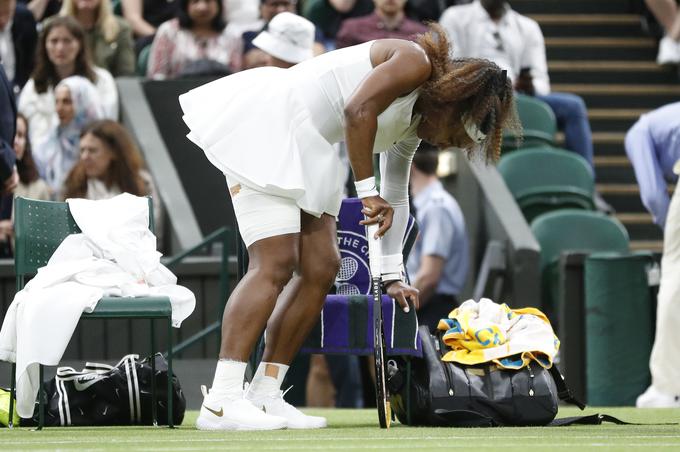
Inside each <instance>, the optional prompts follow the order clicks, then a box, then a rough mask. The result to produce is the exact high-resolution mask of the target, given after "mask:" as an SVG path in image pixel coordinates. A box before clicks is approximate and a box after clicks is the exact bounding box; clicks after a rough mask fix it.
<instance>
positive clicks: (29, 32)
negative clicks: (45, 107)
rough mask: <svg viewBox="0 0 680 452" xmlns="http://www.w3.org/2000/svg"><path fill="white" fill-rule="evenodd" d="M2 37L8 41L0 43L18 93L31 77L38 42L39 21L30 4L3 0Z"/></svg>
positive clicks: (0, 13) (0, 52)
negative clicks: (29, 7) (36, 20)
mask: <svg viewBox="0 0 680 452" xmlns="http://www.w3.org/2000/svg"><path fill="white" fill-rule="evenodd" d="M6 28H9V29H8V30H6ZM0 40H4V41H6V42H4V45H0V58H2V59H3V61H4V65H5V75H6V76H7V78H8V79H9V80H10V81H11V82H12V85H13V88H14V91H15V92H18V91H19V90H20V89H21V88H22V87H23V86H24V84H25V83H26V82H27V81H28V79H29V77H30V76H31V72H32V71H33V63H34V60H35V48H36V45H37V43H38V32H37V30H36V22H35V19H34V18H33V14H32V13H31V11H29V9H28V8H27V7H26V5H24V4H23V3H17V2H16V0H0ZM3 52H7V53H3ZM10 52H11V53H10Z"/></svg>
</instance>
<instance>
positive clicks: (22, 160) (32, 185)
mask: <svg viewBox="0 0 680 452" xmlns="http://www.w3.org/2000/svg"><path fill="white" fill-rule="evenodd" d="M14 152H15V153H16V168H17V172H18V174H19V183H18V184H17V186H16V188H15V189H14V194H13V196H8V197H7V198H6V199H7V202H12V201H13V200H14V198H15V197H17V196H23V197H24V198H31V199H43V200H48V199H50V191H49V188H48V187H47V183H45V181H44V180H43V179H42V178H41V177H40V175H39V174H38V169H37V168H36V166H35V162H34V161H33V155H32V153H31V143H30V142H29V141H28V121H26V118H25V117H24V116H23V115H21V114H18V115H17V125H16V134H15V135H14ZM6 196H7V195H6ZM3 200H5V198H3ZM12 207H13V206H12ZM11 210H13V209H11ZM13 217H14V215H11V216H10V218H6V219H2V220H0V255H2V256H3V257H11V256H12V255H13V249H14V244H13V243H12V239H13V238H14V222H13V219H12V218H13Z"/></svg>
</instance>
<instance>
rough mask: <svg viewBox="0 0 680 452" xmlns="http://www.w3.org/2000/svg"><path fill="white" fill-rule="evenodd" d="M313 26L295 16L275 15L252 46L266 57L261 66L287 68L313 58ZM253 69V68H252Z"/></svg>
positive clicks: (290, 14) (287, 14) (285, 13)
mask: <svg viewBox="0 0 680 452" xmlns="http://www.w3.org/2000/svg"><path fill="white" fill-rule="evenodd" d="M314 31H315V28H314V24H313V23H311V22H310V21H308V20H307V19H305V18H304V17H301V16H298V15H297V14H293V13H289V12H283V13H281V14H277V15H276V17H274V18H273V19H272V20H271V22H269V26H268V27H267V29H266V30H263V31H262V32H260V34H259V35H257V37H256V38H255V39H253V45H254V46H255V47H257V48H258V49H260V50H262V53H263V54H264V55H266V59H265V60H264V61H263V63H264V64H261V66H275V67H280V68H289V67H291V66H294V65H296V64H297V63H300V62H302V61H304V60H307V59H309V58H312V57H313V56H314V50H313V49H314ZM253 67H254V66H253Z"/></svg>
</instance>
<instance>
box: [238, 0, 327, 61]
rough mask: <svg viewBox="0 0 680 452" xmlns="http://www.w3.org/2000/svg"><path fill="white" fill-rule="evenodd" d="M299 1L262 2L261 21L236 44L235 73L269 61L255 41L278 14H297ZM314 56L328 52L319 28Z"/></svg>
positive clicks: (271, 0)
mask: <svg viewBox="0 0 680 452" xmlns="http://www.w3.org/2000/svg"><path fill="white" fill-rule="evenodd" d="M296 5H297V0H261V3H260V20H259V21H258V22H257V24H255V26H253V29H251V30H249V31H245V32H244V33H242V34H241V36H240V38H239V39H238V40H237V42H236V43H235V44H234V49H235V52H234V55H233V57H232V60H231V67H232V70H234V71H240V70H241V69H248V68H250V67H253V66H252V65H253V64H256V65H257V64H259V65H262V64H263V62H264V60H266V59H267V57H266V56H265V54H264V52H262V50H261V49H259V48H257V47H256V46H255V45H253V39H255V36H257V35H258V34H259V33H260V32H262V31H263V30H266V29H267V27H268V24H269V22H270V21H271V20H272V19H273V18H274V17H275V16H276V15H278V14H280V13H284V12H288V13H291V14H295V7H296ZM314 33H315V35H314V40H315V42H314V47H313V48H312V49H313V52H314V55H320V54H322V53H324V52H325V51H326V46H325V45H324V44H323V41H324V37H323V34H322V33H321V32H320V31H319V29H318V27H317V28H315V30H314Z"/></svg>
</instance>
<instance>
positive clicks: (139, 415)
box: [129, 356, 156, 424]
mask: <svg viewBox="0 0 680 452" xmlns="http://www.w3.org/2000/svg"><path fill="white" fill-rule="evenodd" d="M151 359H154V357H153V356H152V357H151ZM129 362H130V366H131V367H132V377H133V382H134V386H135V404H136V406H137V422H138V423H140V424H141V423H142V408H141V407H140V402H139V379H138V378H137V366H136V365H135V358H134V357H130V361H129ZM151 378H156V376H155V375H152V376H151Z"/></svg>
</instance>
